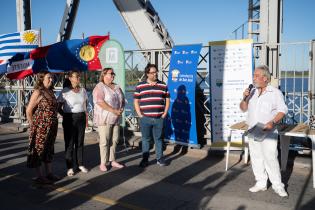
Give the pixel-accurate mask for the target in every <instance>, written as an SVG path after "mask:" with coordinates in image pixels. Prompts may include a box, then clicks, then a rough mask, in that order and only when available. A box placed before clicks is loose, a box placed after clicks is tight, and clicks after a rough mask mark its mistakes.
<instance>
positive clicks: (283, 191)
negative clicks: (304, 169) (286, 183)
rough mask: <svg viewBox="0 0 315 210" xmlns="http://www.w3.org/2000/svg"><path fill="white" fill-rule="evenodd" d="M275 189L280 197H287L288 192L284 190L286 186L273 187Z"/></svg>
mask: <svg viewBox="0 0 315 210" xmlns="http://www.w3.org/2000/svg"><path fill="white" fill-rule="evenodd" d="M273 190H274V191H275V193H277V194H278V195H279V196H280V197H287V196H288V193H287V192H286V191H285V190H284V188H282V187H281V188H276V189H273Z"/></svg>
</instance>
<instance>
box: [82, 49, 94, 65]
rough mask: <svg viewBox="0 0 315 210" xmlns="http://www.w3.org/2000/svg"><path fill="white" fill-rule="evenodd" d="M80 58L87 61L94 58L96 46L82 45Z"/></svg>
mask: <svg viewBox="0 0 315 210" xmlns="http://www.w3.org/2000/svg"><path fill="white" fill-rule="evenodd" d="M79 55H80V58H81V59H82V60H84V61H85V62H87V61H91V60H93V58H94V56H95V50H94V47H92V46H91V45H84V46H82V47H81V49H80V52H79Z"/></svg>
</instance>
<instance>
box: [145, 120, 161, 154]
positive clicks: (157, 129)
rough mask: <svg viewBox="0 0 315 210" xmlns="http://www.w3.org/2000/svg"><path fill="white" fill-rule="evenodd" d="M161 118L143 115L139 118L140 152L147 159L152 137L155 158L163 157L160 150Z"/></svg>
mask: <svg viewBox="0 0 315 210" xmlns="http://www.w3.org/2000/svg"><path fill="white" fill-rule="evenodd" d="M163 121H164V119H163V118H153V117H145V116H143V117H142V118H140V130H141V134H142V138H141V140H142V154H143V159H146V160H148V158H149V149H150V140H151V139H152V138H153V140H154V143H155V154H156V159H157V160H159V159H161V158H162V157H163V151H162V144H163V139H162V130H163Z"/></svg>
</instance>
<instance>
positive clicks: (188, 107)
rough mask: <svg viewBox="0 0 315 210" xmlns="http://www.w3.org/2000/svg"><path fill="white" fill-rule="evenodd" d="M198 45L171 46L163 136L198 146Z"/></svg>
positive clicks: (199, 46)
mask: <svg viewBox="0 0 315 210" xmlns="http://www.w3.org/2000/svg"><path fill="white" fill-rule="evenodd" d="M201 47H202V45H201V44H194V45H181V46H175V47H173V49H172V56H171V61H170V68H169V75H168V89H169V92H170V101H171V103H170V109H169V112H168V117H167V119H166V128H165V139H167V140H169V141H170V142H174V143H177V144H181V145H188V146H191V147H200V146H199V144H198V139H197V132H196V113H195V88H196V73H197V66H198V59H199V54H200V50H201Z"/></svg>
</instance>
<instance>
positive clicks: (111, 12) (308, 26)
mask: <svg viewBox="0 0 315 210" xmlns="http://www.w3.org/2000/svg"><path fill="white" fill-rule="evenodd" d="M131 1H132V0H131ZM65 3H66V0H31V6H32V11H31V13H32V28H33V29H39V28H40V29H41V31H42V45H49V44H53V43H55V42H56V39H57V33H58V31H59V27H60V24H61V20H62V16H63V12H64V7H65ZM151 3H152V5H153V7H154V8H155V10H156V11H157V12H158V14H159V17H160V19H161V20H162V22H163V24H164V25H165V26H166V28H167V30H168V32H169V34H170V36H171V37H172V39H173V40H174V42H175V44H193V43H202V44H204V45H207V43H208V42H209V41H218V40H225V39H231V38H233V35H232V31H233V30H234V29H236V28H237V27H238V26H240V25H241V24H242V23H244V22H245V21H246V20H247V16H248V14H247V13H248V8H247V7H248V0H151ZM15 4H16V1H15V0H0V5H1V7H0V34H6V33H11V32H16V31H17V23H16V5H15ZM314 10H315V1H314V0H284V20H283V22H284V25H283V34H282V40H283V42H304V41H309V40H311V39H315V21H314V20H315V11H314ZM108 32H110V35H111V38H114V39H116V40H118V41H119V42H121V43H122V45H123V47H124V48H125V49H126V50H136V49H138V46H137V44H136V41H135V40H134V39H133V36H132V35H131V33H130V32H129V31H128V29H127V26H126V25H125V23H124V21H123V19H122V17H121V16H120V14H119V12H118V10H117V9H116V7H115V5H114V3H113V1H112V0H80V6H79V10H78V13H77V17H76V21H75V24H74V27H73V31H72V36H71V38H72V39H75V38H82V36H83V35H82V34H84V36H85V37H86V36H90V35H105V34H107V33H108Z"/></svg>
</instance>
